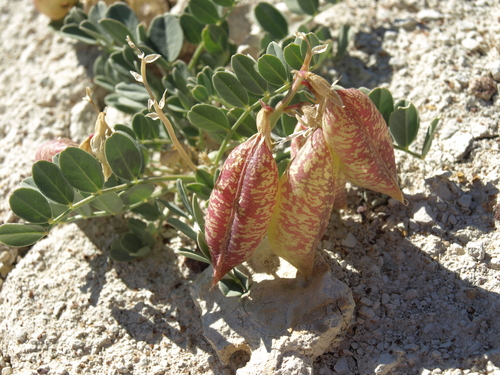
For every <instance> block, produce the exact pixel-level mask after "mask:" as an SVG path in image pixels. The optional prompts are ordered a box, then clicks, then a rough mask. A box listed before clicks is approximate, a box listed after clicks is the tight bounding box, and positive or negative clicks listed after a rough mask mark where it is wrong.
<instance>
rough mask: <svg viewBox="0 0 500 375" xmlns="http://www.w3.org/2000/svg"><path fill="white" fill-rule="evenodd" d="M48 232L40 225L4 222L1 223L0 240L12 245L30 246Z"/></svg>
mask: <svg viewBox="0 0 500 375" xmlns="http://www.w3.org/2000/svg"><path fill="white" fill-rule="evenodd" d="M47 232H48V231H46V229H45V228H44V227H41V226H39V225H32V224H3V225H0V242H1V243H3V244H5V245H7V246H12V247H24V246H29V245H33V244H34V243H35V242H37V241H39V240H41V239H42V237H43V236H45V235H46V234H47Z"/></svg>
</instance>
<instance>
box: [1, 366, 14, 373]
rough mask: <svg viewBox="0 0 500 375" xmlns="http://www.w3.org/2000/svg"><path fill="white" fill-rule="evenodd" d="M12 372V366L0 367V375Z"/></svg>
mask: <svg viewBox="0 0 500 375" xmlns="http://www.w3.org/2000/svg"><path fill="white" fill-rule="evenodd" d="M13 373H14V371H13V370H12V367H4V368H3V369H2V375H12V374H13Z"/></svg>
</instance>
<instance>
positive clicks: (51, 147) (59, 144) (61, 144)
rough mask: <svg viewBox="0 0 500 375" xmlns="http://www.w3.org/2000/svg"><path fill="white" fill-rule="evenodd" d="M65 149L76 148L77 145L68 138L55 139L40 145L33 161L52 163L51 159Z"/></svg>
mask: <svg viewBox="0 0 500 375" xmlns="http://www.w3.org/2000/svg"><path fill="white" fill-rule="evenodd" d="M67 147H78V144H77V143H75V142H73V141H72V140H71V139H69V138H57V139H53V140H51V141H48V142H46V143H44V144H43V145H41V146H40V147H39V148H38V150H37V151H36V154H35V161H39V160H47V161H52V157H53V156H54V155H56V154H58V153H59V152H61V151H63V150H65V149H66V148H67Z"/></svg>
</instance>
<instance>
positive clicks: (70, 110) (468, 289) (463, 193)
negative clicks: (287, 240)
mask: <svg viewBox="0 0 500 375" xmlns="http://www.w3.org/2000/svg"><path fill="white" fill-rule="evenodd" d="M240 13H244V12H240ZM240 13H238V14H240ZM316 21H317V22H318V23H321V24H325V25H328V26H332V27H333V29H334V30H336V29H337V28H338V27H339V26H340V25H342V24H344V23H348V24H350V25H352V31H353V34H352V37H353V39H352V43H351V46H350V49H349V54H348V56H347V57H345V58H344V59H343V60H342V61H340V62H339V63H337V64H335V65H333V66H331V67H329V68H328V69H327V70H326V71H325V72H323V73H325V74H329V75H330V76H331V77H332V79H333V78H338V77H341V81H340V84H342V85H343V86H345V87H350V86H353V87H359V86H366V87H369V88H372V87H377V86H385V87H388V88H389V89H390V90H391V92H392V93H393V95H394V97H395V98H396V99H401V98H407V99H410V100H412V101H413V102H414V103H415V105H416V106H417V107H418V108H419V110H420V114H421V120H422V128H423V130H424V129H425V128H426V127H427V126H428V124H429V122H430V121H431V120H432V119H433V118H435V117H440V119H441V121H440V125H439V129H438V132H437V135H436V137H435V140H434V144H433V147H432V149H431V151H430V152H429V155H428V156H427V158H426V160H425V161H421V160H418V159H415V158H413V157H411V156H409V155H407V154H405V153H403V152H401V151H397V152H396V157H397V162H398V167H399V171H400V177H401V186H402V188H403V191H404V193H405V198H406V199H407V200H408V205H407V206H404V205H401V204H399V203H397V202H395V201H393V200H389V201H384V200H380V198H381V197H380V196H379V195H375V194H372V193H369V192H367V191H361V190H360V189H358V188H356V187H351V188H350V189H349V196H348V199H349V208H348V209H347V210H345V211H341V212H335V213H334V214H333V215H332V218H331V222H330V225H329V228H328V230H327V233H326V234H325V236H324V237H323V241H322V242H321V248H322V249H323V250H324V254H325V258H326V259H327V261H328V262H329V264H330V267H331V272H332V274H333V275H334V276H335V277H336V278H337V279H339V280H340V281H341V282H343V283H345V284H347V285H348V286H349V288H350V289H351V291H352V293H353V296H354V300H355V302H356V308H355V317H354V320H353V322H352V323H351V325H350V327H349V329H348V330H347V332H345V334H344V335H343V337H340V338H339V339H337V340H335V342H334V343H332V345H330V347H329V348H328V349H327V351H326V352H325V353H324V354H323V355H321V356H319V357H318V358H317V359H316V360H315V362H314V372H315V373H316V374H321V375H332V374H338V375H347V374H362V375H364V374H398V375H399V374H401V375H403V374H425V375H428V374H450V375H451V374H453V375H459V374H496V375H498V374H500V319H498V316H499V313H500V294H499V293H500V234H499V233H498V231H497V230H496V225H497V224H498V223H497V221H498V220H500V206H498V205H497V194H498V188H497V184H498V182H499V173H500V144H499V138H498V124H499V121H500V98H499V94H498V88H499V82H500V2H499V1H498V0H476V1H464V0H448V1H437V0H427V1H425V0H402V1H396V0H380V1H367V0H364V1H363V0H361V1H354V0H347V1H344V2H343V3H341V4H339V5H336V6H335V7H333V8H331V9H330V10H329V11H328V12H326V13H324V14H321V15H319V16H317V17H316ZM0 24H1V25H3V26H2V28H1V29H0V33H1V38H0V47H1V48H0V50H1V52H0V82H1V84H0V98H1V101H0V136H1V141H0V142H1V143H0V144H1V146H2V147H1V149H0V160H1V165H0V196H2V197H3V199H2V200H0V222H2V223H5V222H16V221H17V220H18V219H17V218H16V217H15V216H14V215H13V214H11V213H10V210H9V206H8V200H7V197H8V196H9V195H10V193H11V192H12V191H13V190H14V189H15V188H16V187H17V186H18V184H19V183H20V181H21V180H22V179H23V178H25V177H27V176H28V175H29V174H30V168H31V165H32V163H33V157H34V150H35V149H36V148H37V147H38V146H39V145H41V144H42V143H43V142H44V141H46V140H48V139H52V138H55V137H58V136H69V137H72V138H73V139H75V140H76V141H79V140H81V139H82V138H83V137H84V136H85V135H86V134H88V133H89V132H91V131H90V129H91V128H92V127H93V122H94V118H95V115H94V113H93V112H92V109H91V108H89V106H88V105H86V104H85V103H83V102H81V98H82V97H83V96H84V95H85V87H86V86H92V81H91V76H92V69H91V66H92V61H93V58H95V56H96V51H94V50H93V49H91V48H89V47H87V46H84V45H82V44H79V43H75V42H72V41H69V40H67V39H64V38H62V37H61V36H59V35H57V34H55V33H54V32H53V31H51V30H50V29H49V28H48V27H47V19H46V18H45V17H44V16H42V15H39V14H38V13H37V12H36V11H35V9H34V7H33V5H32V3H31V1H30V0H16V1H12V0H0ZM254 29H255V28H254ZM110 112H112V111H110ZM110 115H112V113H110ZM114 121H117V120H113V119H112V118H111V119H110V121H109V122H110V123H112V124H113V123H114ZM423 130H422V131H421V133H422V134H421V135H420V137H419V144H421V143H422V141H423V136H424V131H423ZM416 147H417V148H418V147H419V146H418V145H417V146H416ZM123 230H124V224H123V222H122V221H121V220H120V218H110V219H100V220H92V221H88V222H82V223H79V224H71V225H66V226H61V227H58V228H56V229H55V230H54V231H53V232H52V233H51V234H50V236H48V237H47V238H45V239H43V240H42V241H40V242H39V243H38V244H36V245H34V246H33V247H32V248H31V249H20V250H15V249H9V248H7V247H5V246H2V247H0V262H1V263H0V276H1V278H0V288H1V290H0V369H1V374H2V375H8V374H60V375H63V374H158V375H160V374H223V375H230V374H234V373H235V372H236V370H237V367H238V366H242V365H244V362H245V360H248V358H245V356H239V357H238V356H236V357H235V358H233V361H232V362H231V363H230V364H229V365H224V364H222V363H221V362H220V361H219V359H218V357H217V354H216V353H215V351H214V350H213V349H212V347H211V346H210V344H209V343H208V341H206V339H205V338H204V337H203V336H202V334H201V332H202V327H201V320H200V316H199V312H198V310H197V309H196V307H195V304H194V302H193V300H192V299H191V297H190V292H189V286H190V285H191V283H192V281H193V280H194V279H195V278H196V276H197V272H196V270H193V269H190V268H189V267H187V265H186V263H185V262H184V260H183V259H179V258H178V257H177V256H175V254H174V252H173V249H174V248H176V247H178V246H179V244H180V243H181V242H182V241H184V240H183V239H182V238H180V237H177V236H175V235H174V236H173V237H172V238H170V239H168V240H166V241H165V242H166V243H165V244H158V246H157V248H156V249H155V251H154V252H153V255H152V256H151V257H148V258H147V259H144V260H141V261H136V262H132V263H128V264H121V263H116V262H113V261H111V260H110V259H109V257H108V254H109V246H110V244H111V242H112V241H113V240H114V239H115V238H116V237H117V236H118V235H119V233H120V232H122V231H123ZM247 370H248V369H247Z"/></svg>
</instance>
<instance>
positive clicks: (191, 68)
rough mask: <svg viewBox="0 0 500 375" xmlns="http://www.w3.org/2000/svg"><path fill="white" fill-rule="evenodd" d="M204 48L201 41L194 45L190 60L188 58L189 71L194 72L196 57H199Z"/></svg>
mask: <svg viewBox="0 0 500 375" xmlns="http://www.w3.org/2000/svg"><path fill="white" fill-rule="evenodd" d="M204 49H205V43H203V42H201V43H200V44H198V47H196V50H195V51H194V53H193V56H191V60H189V64H188V66H187V67H188V69H189V71H190V72H192V73H194V68H195V67H196V64H197V63H198V59H199V58H200V56H201V54H202V53H203V50H204Z"/></svg>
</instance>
